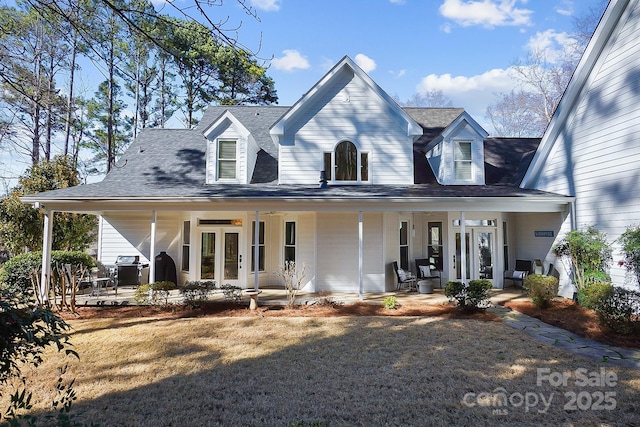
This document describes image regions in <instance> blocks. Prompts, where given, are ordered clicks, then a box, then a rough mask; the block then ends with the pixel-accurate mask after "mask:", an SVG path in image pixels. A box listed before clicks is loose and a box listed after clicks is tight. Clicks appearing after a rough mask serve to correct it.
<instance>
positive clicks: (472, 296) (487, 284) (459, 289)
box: [444, 279, 493, 310]
mask: <svg viewBox="0 0 640 427" xmlns="http://www.w3.org/2000/svg"><path fill="white" fill-rule="evenodd" d="M492 287H493V285H492V284H491V280H489V279H478V280H471V281H470V282H469V285H467V286H465V284H464V283H462V282H456V281H449V282H447V284H446V286H445V288H444V294H445V296H446V297H447V298H449V301H451V302H453V301H454V300H455V301H457V303H458V307H461V308H469V309H472V310H477V309H485V308H487V307H489V306H490V305H491V304H490V299H491V292H490V291H491V288H492Z"/></svg>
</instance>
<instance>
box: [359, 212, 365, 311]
mask: <svg viewBox="0 0 640 427" xmlns="http://www.w3.org/2000/svg"><path fill="white" fill-rule="evenodd" d="M363 258H364V227H363V225H362V211H359V212H358V274H359V277H358V298H359V299H360V301H362V300H364V295H363V293H364V276H363V271H362V268H363V267H362V266H363V262H362V261H363Z"/></svg>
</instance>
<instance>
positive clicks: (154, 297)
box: [134, 282, 178, 305]
mask: <svg viewBox="0 0 640 427" xmlns="http://www.w3.org/2000/svg"><path fill="white" fill-rule="evenodd" d="M174 289H178V287H177V286H176V284H175V283H173V282H156V283H146V284H144V285H140V286H138V287H137V288H136V292H135V294H134V299H135V300H136V303H138V304H140V305H143V304H151V305H169V296H170V295H171V291H172V290H174Z"/></svg>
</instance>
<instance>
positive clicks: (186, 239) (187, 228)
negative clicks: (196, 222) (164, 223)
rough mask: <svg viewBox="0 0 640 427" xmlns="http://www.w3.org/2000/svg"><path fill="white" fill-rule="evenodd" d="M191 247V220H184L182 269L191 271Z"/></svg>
mask: <svg viewBox="0 0 640 427" xmlns="http://www.w3.org/2000/svg"><path fill="white" fill-rule="evenodd" d="M190 247H191V221H183V222H182V268H181V270H182V271H186V272H188V271H189V253H190Z"/></svg>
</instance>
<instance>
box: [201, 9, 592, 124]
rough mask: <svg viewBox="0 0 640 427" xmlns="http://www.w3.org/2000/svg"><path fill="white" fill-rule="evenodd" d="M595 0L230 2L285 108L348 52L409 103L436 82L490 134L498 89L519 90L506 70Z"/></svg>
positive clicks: (554, 40)
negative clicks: (247, 10) (244, 6)
mask: <svg viewBox="0 0 640 427" xmlns="http://www.w3.org/2000/svg"><path fill="white" fill-rule="evenodd" d="M596 3H598V0H346V1H345V0H323V1H312V0H249V1H248V4H251V6H253V8H255V10H256V12H257V14H258V16H259V21H256V20H255V19H253V18H252V17H250V16H246V15H245V14H244V13H243V12H242V11H241V10H240V8H239V6H238V5H237V3H236V2H233V1H227V2H225V3H224V6H223V7H220V8H219V9H216V8H212V9H211V10H210V13H211V14H212V16H213V15H214V14H217V16H222V15H224V13H226V14H228V16H229V20H228V22H227V24H226V27H227V28H232V27H235V26H239V28H238V30H237V34H238V39H239V41H240V42H241V43H242V44H243V45H245V46H246V47H248V48H250V49H251V50H253V51H258V55H259V57H260V58H263V59H265V60H266V61H267V64H269V66H270V68H269V71H268V74H269V75H270V76H271V77H272V78H273V79H274V80H275V82H276V89H277V91H278V96H279V99H280V101H279V104H280V105H292V104H293V103H295V102H296V101H297V100H298V99H299V98H300V96H301V95H302V94H304V93H305V92H306V91H307V90H309V89H310V88H311V87H312V86H313V85H314V84H315V83H316V82H317V81H318V80H319V79H320V78H321V77H322V76H323V75H324V74H325V73H326V72H327V71H328V70H329V69H330V68H331V67H332V66H333V65H334V64H335V63H336V62H337V61H339V60H340V59H341V58H342V57H343V56H344V55H349V56H350V57H351V58H353V59H354V60H355V61H356V62H357V63H358V64H359V65H361V67H362V68H363V69H364V70H365V71H366V72H367V73H369V75H370V76H371V77H372V78H373V79H374V80H375V81H376V82H377V83H378V84H379V85H380V86H381V87H382V88H383V89H384V90H386V91H387V92H388V93H389V94H390V95H392V96H397V97H398V98H399V99H400V100H402V101H404V100H406V99H408V98H410V97H411V96H412V95H413V94H415V93H420V92H426V91H428V90H433V89H439V90H442V91H443V92H444V94H445V95H446V96H448V97H449V98H450V99H451V100H452V101H453V104H454V106H456V107H464V108H465V109H467V111H469V113H470V114H471V115H472V116H473V117H474V118H475V119H476V120H478V122H480V123H481V124H482V125H483V126H484V127H485V128H486V129H487V131H489V132H492V131H493V129H491V127H490V125H488V123H487V122H486V119H485V117H484V116H485V109H486V107H487V105H488V104H490V103H492V102H494V95H493V93H494V92H508V91H510V90H511V89H512V88H514V83H513V80H512V79H511V78H509V68H510V67H511V66H512V65H513V63H514V61H515V60H516V59H518V58H524V57H525V56H526V53H527V51H528V50H529V49H530V48H532V47H536V48H540V49H545V51H546V52H547V60H549V61H553V60H554V58H556V57H557V55H558V52H559V51H561V50H562V49H563V47H564V46H566V45H567V44H568V43H570V42H571V39H570V37H569V34H568V33H569V32H571V30H572V26H573V24H572V20H573V18H574V16H580V15H584V14H585V13H586V11H587V10H588V9H589V7H591V6H594V5H596Z"/></svg>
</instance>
